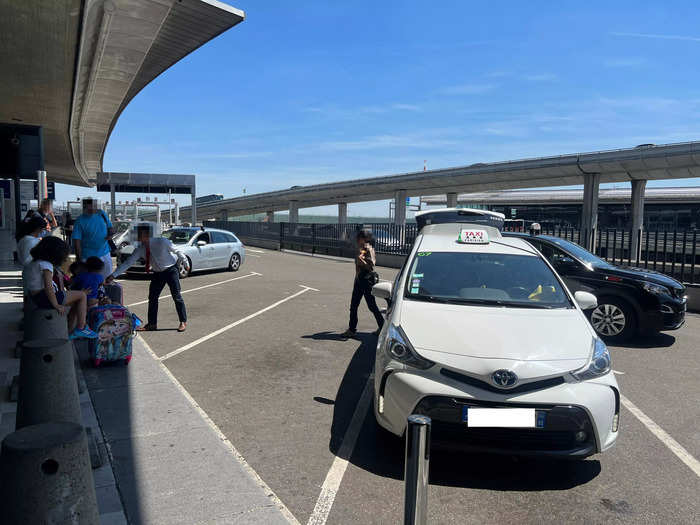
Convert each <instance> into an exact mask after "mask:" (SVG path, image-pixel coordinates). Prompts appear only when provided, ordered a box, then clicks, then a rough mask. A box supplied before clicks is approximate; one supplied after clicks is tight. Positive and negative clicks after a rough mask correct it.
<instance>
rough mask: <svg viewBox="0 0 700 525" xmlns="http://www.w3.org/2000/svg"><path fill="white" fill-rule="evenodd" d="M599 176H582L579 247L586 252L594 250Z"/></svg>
mask: <svg viewBox="0 0 700 525" xmlns="http://www.w3.org/2000/svg"><path fill="white" fill-rule="evenodd" d="M599 190H600V174H599V173H586V174H584V176H583V210H582V213H581V245H582V246H583V247H584V248H586V249H587V250H590V251H593V250H594V248H595V233H596V231H597V229H598V192H599Z"/></svg>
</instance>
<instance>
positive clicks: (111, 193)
mask: <svg viewBox="0 0 700 525" xmlns="http://www.w3.org/2000/svg"><path fill="white" fill-rule="evenodd" d="M109 204H110V206H111V210H110V213H111V215H112V217H111V218H112V222H114V221H115V220H116V219H117V194H116V191H115V189H114V184H110V185H109Z"/></svg>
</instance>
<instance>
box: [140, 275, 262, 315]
mask: <svg viewBox="0 0 700 525" xmlns="http://www.w3.org/2000/svg"><path fill="white" fill-rule="evenodd" d="M255 275H259V276H262V274H261V273H258V272H250V273H249V274H246V275H241V276H240V277H234V278H233V279H226V280H225V281H219V282H217V283H211V284H205V285H204V286H198V287H197V288H190V289H189V290H182V291H181V292H180V293H181V294H182V295H184V294H186V293H190V292H196V291H197V290H204V289H205V288H211V287H212V286H219V285H220V284H226V283H230V282H232V281H238V280H240V279H245V278H246V277H253V276H255ZM168 297H172V295H170V294H167V295H161V296H160V297H159V298H158V300H159V301H160V300H162V299H166V298H168ZM146 303H148V299H146V300H145V301H139V302H138V303H131V304H127V305H126V306H127V307H131V306H139V305H140V304H146Z"/></svg>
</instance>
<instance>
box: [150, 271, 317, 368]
mask: <svg viewBox="0 0 700 525" xmlns="http://www.w3.org/2000/svg"><path fill="white" fill-rule="evenodd" d="M299 286H301V287H302V290H300V291H298V292H297V293H295V294H292V295H290V296H289V297H285V298H284V299H281V300H279V301H277V302H276V303H272V304H271V305H270V306H266V307H265V308H263V309H262V310H258V311H257V312H255V313H252V314H250V315H249V316H247V317H244V318H243V319H239V320H238V321H235V322H233V323H231V324H228V325H226V326H224V327H223V328H219V329H218V330H214V331H213V332H212V333H210V334H208V335H205V336H204V337H200V338H199V339H195V340H194V341H192V342H191V343H189V344H186V345H185V346H181V347H180V348H178V349H177V350H173V351H172V352H169V353H167V354H165V355H164V356H163V357H159V358H158V360H160V361H165V360H166V359H170V358H171V357H174V356H176V355H178V354H181V353H182V352H186V351H187V350H190V349H191V348H194V347H195V346H197V345H199V344H201V343H203V342H205V341H208V340H209V339H212V338H213V337H216V336H217V335H220V334H223V333H224V332H226V331H228V330H230V329H231V328H235V327H236V326H238V325H239V324H243V323H245V322H246V321H250V320H251V319H253V318H254V317H257V316H259V315H261V314H264V313H265V312H267V311H269V310H272V309H273V308H276V307H278V306H279V305H281V304H282V303H286V302H287V301H290V300H292V299H294V298H295V297H299V296H300V295H302V294H305V293H306V292H308V291H309V290H313V291H315V292H318V291H319V290H317V289H316V288H311V287H309V286H304V285H301V284H300V285H299Z"/></svg>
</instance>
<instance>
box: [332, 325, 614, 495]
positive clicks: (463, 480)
mask: <svg viewBox="0 0 700 525" xmlns="http://www.w3.org/2000/svg"><path fill="white" fill-rule="evenodd" d="M376 341H377V339H376V337H375V336H372V335H369V334H366V335H362V336H361V344H360V346H359V347H358V348H357V350H356V351H355V354H354V356H353V358H352V360H351V361H350V364H349V365H348V368H347V370H346V371H345V375H344V376H343V380H342V381H341V383H340V387H339V388H338V393H337V395H336V400H335V409H334V412H333V423H332V427H331V440H330V444H329V449H330V451H331V452H332V453H333V454H336V455H337V454H338V452H339V449H340V446H341V444H342V441H343V437H344V436H345V433H346V431H347V429H348V426H349V424H350V420H351V419H352V417H353V414H354V411H355V407H356V406H357V403H358V401H359V399H360V396H361V394H362V390H363V389H364V387H365V383H366V381H367V379H368V378H369V376H370V374H371V373H372V370H373V368H374V357H375V346H376ZM345 459H348V460H349V461H350V463H352V464H353V465H355V466H357V467H359V468H361V469H363V470H366V471H368V472H371V473H373V474H376V475H378V476H383V477H388V478H393V479H398V480H402V479H403V476H404V440H403V438H400V437H397V436H394V435H393V434H391V433H390V432H388V431H386V430H384V429H382V428H381V427H380V426H379V425H378V424H377V422H376V420H375V418H374V411H373V410H372V404H371V403H370V404H369V407H368V409H367V413H366V414H365V417H364V422H363V425H362V430H361V431H360V435H359V437H358V440H357V443H356V444H355V449H354V451H353V452H352V456H351V457H350V458H345ZM600 471H601V467H600V462H599V461H597V460H585V461H567V460H548V459H538V458H525V457H513V456H501V455H495V454H468V453H464V452H458V451H454V452H453V451H442V450H433V451H432V453H431V459H430V483H431V484H433V485H443V486H452V487H463V488H480V489H489V490H516V491H535V490H567V489H570V488H572V487H575V486H577V485H582V484H585V483H588V482H589V481H591V480H592V479H594V478H595V477H596V476H597V475H598V474H599V473H600Z"/></svg>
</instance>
